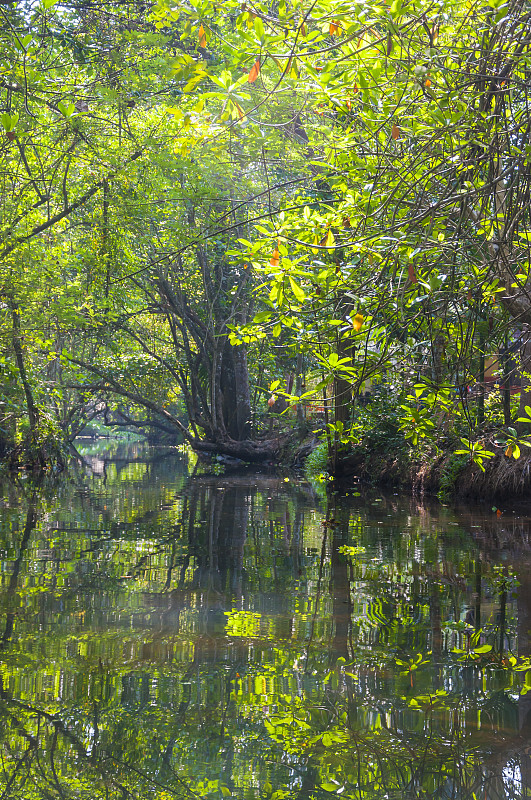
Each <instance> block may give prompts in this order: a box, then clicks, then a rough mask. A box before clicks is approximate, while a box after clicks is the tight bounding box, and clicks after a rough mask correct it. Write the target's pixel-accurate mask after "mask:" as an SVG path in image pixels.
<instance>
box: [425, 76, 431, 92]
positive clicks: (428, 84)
mask: <svg viewBox="0 0 531 800" xmlns="http://www.w3.org/2000/svg"><path fill="white" fill-rule="evenodd" d="M424 86H426V88H427V89H429V88H430V86H431V81H430V79H429V78H426V81H425V83H424Z"/></svg>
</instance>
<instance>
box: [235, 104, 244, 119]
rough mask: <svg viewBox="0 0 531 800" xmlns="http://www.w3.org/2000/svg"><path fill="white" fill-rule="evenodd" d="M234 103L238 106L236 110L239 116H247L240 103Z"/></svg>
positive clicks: (241, 117)
mask: <svg viewBox="0 0 531 800" xmlns="http://www.w3.org/2000/svg"><path fill="white" fill-rule="evenodd" d="M234 105H235V106H236V111H237V112H238V116H239V118H240V119H243V118H244V116H245V114H244V113H243V108H242V107H241V106H240V105H238V103H234Z"/></svg>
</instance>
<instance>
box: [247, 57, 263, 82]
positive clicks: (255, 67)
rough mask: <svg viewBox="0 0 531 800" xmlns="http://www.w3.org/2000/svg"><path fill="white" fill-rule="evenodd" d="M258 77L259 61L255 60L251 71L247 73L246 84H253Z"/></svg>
mask: <svg viewBox="0 0 531 800" xmlns="http://www.w3.org/2000/svg"><path fill="white" fill-rule="evenodd" d="M259 75H260V59H259V58H257V59H256V61H255V62H254V64H253V66H252V67H251V71H250V72H249V75H248V77H247V82H248V83H254V82H255V80H256V79H257V78H258V76H259Z"/></svg>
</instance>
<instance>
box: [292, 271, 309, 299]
mask: <svg viewBox="0 0 531 800" xmlns="http://www.w3.org/2000/svg"><path fill="white" fill-rule="evenodd" d="M289 285H290V286H291V291H292V292H293V294H294V295H295V297H296V299H297V300H298V301H299V303H303V302H304V301H305V299H306V295H305V294H304V291H303V290H302V289H301V287H300V286H299V284H298V283H297V281H294V280H293V278H292V277H291V275H290V277H289Z"/></svg>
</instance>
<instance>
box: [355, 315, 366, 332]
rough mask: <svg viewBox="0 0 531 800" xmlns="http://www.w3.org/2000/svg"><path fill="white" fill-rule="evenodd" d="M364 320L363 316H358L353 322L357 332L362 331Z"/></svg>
mask: <svg viewBox="0 0 531 800" xmlns="http://www.w3.org/2000/svg"><path fill="white" fill-rule="evenodd" d="M363 319H364V317H363V314H356V316H355V317H354V319H353V320H352V327H353V328H354V330H355V331H360V330H361V326H362V325H363Z"/></svg>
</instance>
